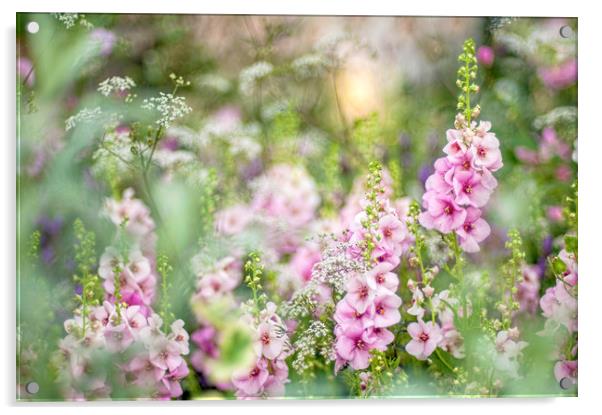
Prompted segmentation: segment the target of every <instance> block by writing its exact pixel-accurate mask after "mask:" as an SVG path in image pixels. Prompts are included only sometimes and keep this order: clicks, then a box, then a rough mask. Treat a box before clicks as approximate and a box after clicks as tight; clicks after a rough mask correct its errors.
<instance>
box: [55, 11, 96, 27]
mask: <svg viewBox="0 0 602 415" xmlns="http://www.w3.org/2000/svg"><path fill="white" fill-rule="evenodd" d="M52 15H53V16H54V17H55V18H56V19H57V20H58V21H59V22H61V23H62V24H63V25H65V28H67V29H71V28H72V27H73V26H75V25H76V24H77V23H78V22H79V24H80V25H82V26H84V27H85V28H86V29H91V28H93V27H94V25H93V24H92V23H90V22H89V21H88V20H86V17H85V15H83V14H80V13H52Z"/></svg>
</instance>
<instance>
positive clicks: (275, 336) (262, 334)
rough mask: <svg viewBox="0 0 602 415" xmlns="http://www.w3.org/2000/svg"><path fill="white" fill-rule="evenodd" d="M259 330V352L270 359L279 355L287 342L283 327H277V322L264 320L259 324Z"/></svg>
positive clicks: (257, 346) (257, 343)
mask: <svg viewBox="0 0 602 415" xmlns="http://www.w3.org/2000/svg"><path fill="white" fill-rule="evenodd" d="M257 331H258V339H257V342H256V350H257V354H258V355H260V356H261V355H262V356H264V357H266V358H267V359H270V360H272V359H275V358H276V357H278V356H279V355H280V353H282V350H283V349H284V344H285V342H284V338H283V337H284V336H283V334H284V332H283V331H282V329H281V328H279V327H277V326H276V324H273V323H269V322H264V323H261V324H260V325H259V327H258V329H257Z"/></svg>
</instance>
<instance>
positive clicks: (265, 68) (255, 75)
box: [239, 61, 274, 95]
mask: <svg viewBox="0 0 602 415" xmlns="http://www.w3.org/2000/svg"><path fill="white" fill-rule="evenodd" d="M273 70H274V67H273V66H272V64H271V63H268V62H264V61H260V62H255V63H254V64H253V65H251V66H248V67H246V68H244V69H243V70H242V71H240V76H239V88H240V92H242V93H243V94H244V95H251V94H252V93H253V92H254V91H255V87H256V85H257V83H258V82H259V81H261V80H262V79H265V77H267V76H268V75H269V74H271V73H272V71H273Z"/></svg>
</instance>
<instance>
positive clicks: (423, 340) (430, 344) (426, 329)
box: [406, 319, 443, 360]
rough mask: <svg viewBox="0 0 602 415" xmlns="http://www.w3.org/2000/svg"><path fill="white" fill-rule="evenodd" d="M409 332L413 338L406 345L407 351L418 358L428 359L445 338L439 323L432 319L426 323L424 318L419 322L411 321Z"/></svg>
mask: <svg viewBox="0 0 602 415" xmlns="http://www.w3.org/2000/svg"><path fill="white" fill-rule="evenodd" d="M408 333H409V335H410V336H412V340H410V342H409V343H408V344H407V345H406V351H407V352H408V353H409V354H411V355H412V356H414V357H416V359H418V360H426V358H427V357H429V356H430V355H431V354H432V353H433V352H434V351H435V349H436V348H437V345H438V344H439V342H440V341H441V340H442V339H443V336H442V335H441V329H440V328H439V325H437V324H436V323H433V322H432V321H429V322H428V323H425V322H424V321H422V319H419V320H418V323H410V324H409V325H408Z"/></svg>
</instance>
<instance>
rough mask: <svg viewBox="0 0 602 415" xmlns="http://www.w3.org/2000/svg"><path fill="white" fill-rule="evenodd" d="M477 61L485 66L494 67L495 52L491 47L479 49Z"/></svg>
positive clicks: (484, 46)
mask: <svg viewBox="0 0 602 415" xmlns="http://www.w3.org/2000/svg"><path fill="white" fill-rule="evenodd" d="M477 59H478V61H479V63H481V64H483V65H485V66H491V65H493V61H494V60H495V52H494V51H493V48H492V47H491V46H486V45H483V46H481V47H479V48H478V49H477Z"/></svg>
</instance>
